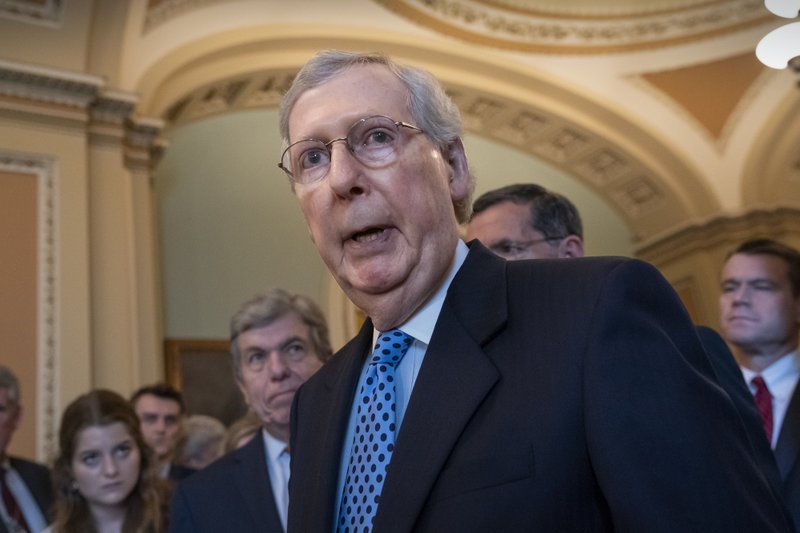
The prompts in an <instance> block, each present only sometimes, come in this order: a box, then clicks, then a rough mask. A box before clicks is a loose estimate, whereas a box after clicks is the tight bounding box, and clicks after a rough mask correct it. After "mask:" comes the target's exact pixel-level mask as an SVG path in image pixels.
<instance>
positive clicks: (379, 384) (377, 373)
mask: <svg viewBox="0 0 800 533" xmlns="http://www.w3.org/2000/svg"><path fill="white" fill-rule="evenodd" d="M413 340H414V339H413V338H412V337H410V336H408V335H406V334H405V333H403V332H402V331H400V330H399V329H393V330H390V331H387V332H384V333H381V334H380V336H379V337H378V342H377V343H376V344H375V350H374V351H373V352H372V355H371V356H370V361H369V367H368V369H367V378H366V380H365V381H364V385H363V386H362V387H361V390H360V391H359V394H358V396H357V398H356V401H358V408H357V410H356V417H357V420H356V427H355V433H354V435H353V445H352V448H351V450H350V462H349V464H348V466H347V478H346V479H345V482H344V490H343V491H342V502H341V505H340V507H339V520H338V531H340V532H342V533H350V532H355V531H361V532H369V531H372V519H373V517H374V516H375V513H376V511H377V510H378V503H379V502H380V496H381V489H382V488H383V481H384V479H385V478H386V469H387V467H388V466H389V461H390V460H391V458H392V451H393V450H394V435H395V430H396V427H395V380H394V371H395V368H396V367H397V364H398V363H399V362H400V360H401V359H402V358H403V356H404V355H405V354H406V351H408V347H409V346H410V345H411V342H412V341H413Z"/></svg>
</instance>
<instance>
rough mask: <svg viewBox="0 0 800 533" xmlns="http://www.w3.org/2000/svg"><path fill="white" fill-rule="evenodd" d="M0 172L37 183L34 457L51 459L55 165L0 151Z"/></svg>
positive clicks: (54, 423) (55, 409)
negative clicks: (18, 175) (20, 175)
mask: <svg viewBox="0 0 800 533" xmlns="http://www.w3.org/2000/svg"><path fill="white" fill-rule="evenodd" d="M0 171H2V172H15V173H20V174H32V175H33V176H35V178H36V180H37V183H38V187H37V189H38V191H39V193H38V194H39V198H38V206H37V226H38V233H39V234H38V237H37V240H38V243H37V249H38V250H37V263H38V264H37V270H38V277H39V279H38V284H37V285H38V287H37V292H38V295H37V299H38V302H37V314H38V316H37V319H36V321H37V325H36V332H37V337H38V338H37V350H36V360H37V368H38V371H37V380H38V383H37V387H36V388H37V399H36V400H37V401H36V406H37V420H38V423H39V424H38V426H39V427H38V428H37V430H36V447H37V450H36V455H37V457H40V458H45V457H52V456H53V454H54V452H55V451H56V428H57V427H58V418H59V417H60V409H59V406H58V405H57V404H56V398H57V396H58V395H57V387H58V385H57V383H56V375H57V374H58V373H57V371H56V367H57V365H58V361H57V353H58V338H57V337H56V331H57V325H58V313H57V309H58V306H57V300H58V291H57V290H56V289H57V287H58V268H57V263H58V258H57V255H56V250H57V248H58V242H57V238H58V237H57V235H58V217H57V216H56V209H57V207H56V205H57V204H56V198H57V197H58V191H57V189H58V187H57V178H56V162H55V161H54V160H53V159H52V158H50V157H46V156H40V155H31V154H18V153H12V152H5V151H2V150H0Z"/></svg>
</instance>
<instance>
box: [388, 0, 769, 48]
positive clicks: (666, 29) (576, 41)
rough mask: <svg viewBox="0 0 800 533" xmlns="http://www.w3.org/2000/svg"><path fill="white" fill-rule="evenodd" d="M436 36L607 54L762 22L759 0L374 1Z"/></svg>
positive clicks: (482, 42) (761, 6) (695, 37)
mask: <svg viewBox="0 0 800 533" xmlns="http://www.w3.org/2000/svg"><path fill="white" fill-rule="evenodd" d="M375 1H376V2H377V3H378V4H381V5H383V6H384V7H386V8H387V9H389V10H391V11H393V12H395V13H397V14H399V15H401V16H404V17H406V18H409V19H411V20H412V21H414V22H415V23H418V24H421V25H423V26H426V27H429V28H432V29H434V30H436V31H438V32H440V33H443V34H447V35H451V36H454V37H457V38H461V39H465V40H469V41H474V42H479V43H481V44H487V45H490V46H496V47H499V48H508V49H514V50H522V51H544V52H577V53H607V52H609V51H611V50H624V49H629V48H633V47H636V48H641V47H642V46H662V45H665V44H669V43H674V42H677V41H688V40H695V39H699V38H701V37H706V36H708V35H710V34H717V33H723V32H727V31H733V30H738V29H741V27H743V26H750V25H755V24H759V23H762V22H764V21H765V20H767V19H768V16H767V15H766V14H765V13H764V6H763V3H762V2H761V1H760V0H730V1H726V2H709V3H706V4H702V5H696V6H689V7H686V8H685V9H680V10H673V11H668V12H663V13H658V14H651V15H646V14H643V15H640V16H618V17H614V16H608V17H597V16H588V15H587V16H586V17H584V18H582V17H580V16H576V15H572V14H571V15H568V16H567V15H559V14H543V13H539V12H535V11H533V10H525V9H510V8H505V9H504V8H503V7H502V6H497V5H491V4H490V3H488V2H480V1H477V0H375Z"/></svg>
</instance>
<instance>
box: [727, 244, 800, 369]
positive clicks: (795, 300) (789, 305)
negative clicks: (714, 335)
mask: <svg viewBox="0 0 800 533" xmlns="http://www.w3.org/2000/svg"><path fill="white" fill-rule="evenodd" d="M719 307H720V320H721V327H722V331H723V333H724V336H725V338H726V339H727V340H728V342H730V343H731V344H733V345H734V346H736V347H737V348H740V349H741V350H742V351H743V352H744V353H746V354H747V353H750V354H753V355H756V354H765V355H778V356H780V355H783V354H785V353H788V352H789V351H791V350H792V349H794V348H796V347H797V338H798V324H800V297H794V296H793V295H792V286H791V282H790V280H789V266H788V265H787V264H786V262H785V261H784V260H783V259H781V258H779V257H775V256H772V255H746V254H734V255H732V256H731V257H730V259H728V261H727V262H726V263H725V266H724V268H723V270H722V294H721V296H720V299H719Z"/></svg>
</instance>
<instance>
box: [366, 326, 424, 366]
mask: <svg viewBox="0 0 800 533" xmlns="http://www.w3.org/2000/svg"><path fill="white" fill-rule="evenodd" d="M413 340H414V338H413V337H411V336H410V335H407V334H405V333H403V332H402V331H400V330H399V329H390V330H389V331H383V332H381V334H380V335H378V342H376V343H375V350H374V351H373V352H372V357H371V359H370V364H374V365H377V364H386V365H391V366H397V364H398V363H399V362H400V360H401V359H402V358H403V356H404V355H405V354H406V352H407V351H408V347H409V346H411V341H413Z"/></svg>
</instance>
